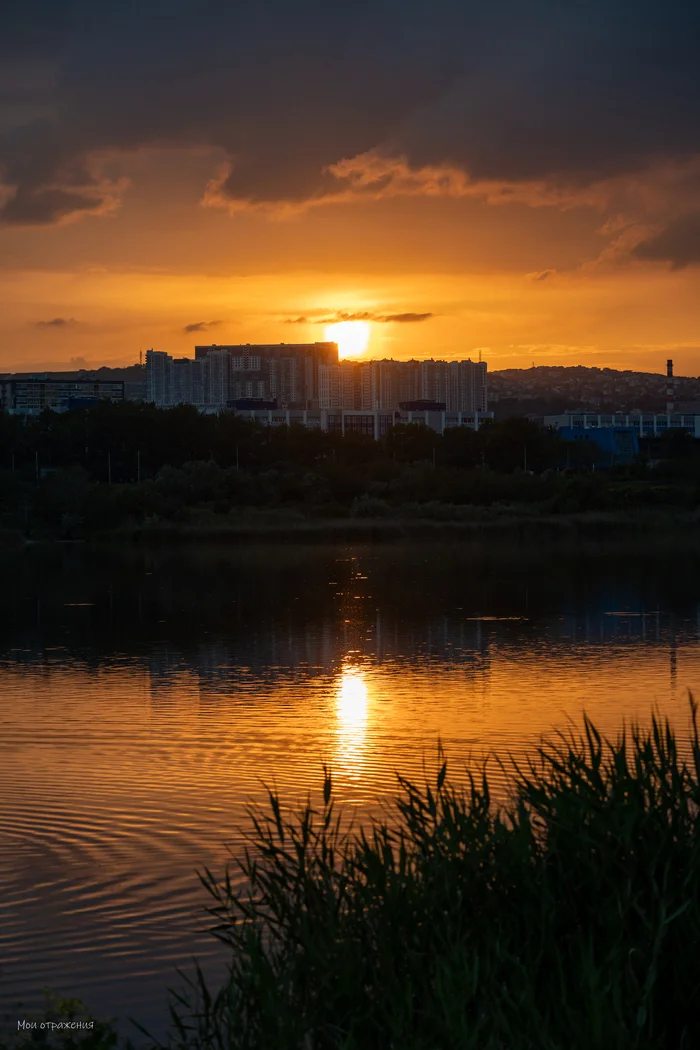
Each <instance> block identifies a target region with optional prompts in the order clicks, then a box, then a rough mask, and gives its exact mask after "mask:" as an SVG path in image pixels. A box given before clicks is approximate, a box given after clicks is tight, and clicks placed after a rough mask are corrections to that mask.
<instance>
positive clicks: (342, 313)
mask: <svg viewBox="0 0 700 1050" xmlns="http://www.w3.org/2000/svg"><path fill="white" fill-rule="evenodd" d="M434 316H435V314H433V313H421V314H418V313H400V314H378V313H374V312H373V311H372V310H355V311H349V310H336V311H335V312H334V313H331V314H325V315H321V316H315V317H307V316H306V315H304V314H302V315H301V316H300V317H286V318H285V320H284V323H285V324H338V323H339V322H340V321H375V322H377V323H378V324H416V323H418V322H420V321H429V320H430V319H431V317H434Z"/></svg>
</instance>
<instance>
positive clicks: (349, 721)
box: [335, 665, 369, 776]
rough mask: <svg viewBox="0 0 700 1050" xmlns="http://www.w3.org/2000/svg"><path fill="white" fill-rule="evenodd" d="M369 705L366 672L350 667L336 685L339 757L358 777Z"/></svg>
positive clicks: (350, 771) (344, 767)
mask: <svg viewBox="0 0 700 1050" xmlns="http://www.w3.org/2000/svg"><path fill="white" fill-rule="evenodd" d="M368 706H369V697H368V694H367V683H366V681H365V675H364V672H363V671H362V669H361V668H359V667H349V666H347V665H346V666H345V667H343V669H342V670H341V672H340V675H339V676H338V679H337V683H336V702H335V715H336V737H337V747H336V757H337V761H338V764H339V765H340V767H341V768H342V769H343V771H344V772H345V773H349V774H351V775H354V776H358V775H359V774H360V773H361V771H362V767H363V764H364V752H365V743H366V736H367V721H368Z"/></svg>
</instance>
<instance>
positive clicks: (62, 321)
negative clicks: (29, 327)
mask: <svg viewBox="0 0 700 1050" xmlns="http://www.w3.org/2000/svg"><path fill="white" fill-rule="evenodd" d="M77 324H78V321H76V319H75V318H74V317H53V318H52V319H51V320H50V321H37V322H36V326H37V328H73V327H74V326H75V325H77Z"/></svg>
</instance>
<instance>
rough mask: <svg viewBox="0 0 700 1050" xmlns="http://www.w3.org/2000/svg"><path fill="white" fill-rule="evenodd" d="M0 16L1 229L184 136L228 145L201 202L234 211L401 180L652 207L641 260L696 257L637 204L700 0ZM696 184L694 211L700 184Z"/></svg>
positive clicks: (689, 99) (672, 136) (380, 3)
mask: <svg viewBox="0 0 700 1050" xmlns="http://www.w3.org/2000/svg"><path fill="white" fill-rule="evenodd" d="M5 23H6V24H5V26H4V30H3V34H2V37H1V39H0V65H2V66H3V68H6V69H7V70H8V72H7V74H6V75H5V76H4V78H3V81H2V84H0V95H1V96H2V101H3V103H4V115H3V118H2V120H1V121H0V171H1V184H2V188H1V189H0V221H1V222H4V223H6V224H11V225H51V224H55V223H60V222H68V221H72V220H75V219H79V218H84V217H85V216H90V215H105V214H108V213H110V212H113V211H114V209H115V208H116V207H118V204H119V200H120V198H121V197H122V195H123V194H124V192H126V189H127V183H126V181H125V178H124V173H123V170H122V171H120V158H123V156H124V154H126V153H129V152H130V151H136V150H139V149H142V148H153V147H156V148H157V147H159V146H172V145H176V146H179V147H192V148H197V149H199V150H201V149H211V150H212V151H216V152H217V155H218V156H220V155H221V154H222V153H223V155H224V156H225V157H226V158H227V161H226V163H225V165H224V167H223V169H222V170H220V171H219V172H218V173H216V172H212V177H211V179H210V180H209V183H208V185H206V186H205V187H203V188H202V190H203V200H204V201H205V202H206V203H207V204H210V205H213V206H219V207H224V208H227V209H228V210H230V211H232V212H236V211H240V210H257V211H262V212H265V213H268V214H275V215H284V214H291V213H294V212H295V211H299V210H303V209H305V208H308V207H313V206H318V205H320V204H325V205H328V204H333V203H341V202H345V203H351V202H353V201H357V200H374V199H379V198H382V197H387V196H401V195H403V196H406V195H408V196H410V195H422V196H425V195H427V196H436V195H441V196H455V197H458V196H472V195H475V196H479V197H482V198H483V199H485V200H487V201H489V202H490V203H494V204H495V203H509V202H517V201H520V202H522V203H526V204H530V205H536V206H549V207H575V206H579V205H582V204H583V205H588V206H596V207H600V208H602V209H607V210H609V211H610V210H611V211H613V212H615V211H619V212H620V213H623V214H625V215H627V216H631V217H633V218H635V219H636V220H637V221H638V219H639V216H640V214H646V213H647V212H648V211H649V210H650V209H651V211H654V209H656V211H654V214H655V216H656V217H657V218H658V216H659V215H660V214H663V217H664V220H665V221H666V223H667V225H668V231H667V234H666V241H662V242H659V243H658V244H657V243H656V242H654V241H650V242H649V247H648V248H647V249H642V250H639V251H637V253H636V254H637V257H638V258H640V259H657V258H660V257H662V255H661V256H660V255H659V254H658V253H659V252H661V253H662V254H663V251H668V252H671V250H672V249H673V250H675V247H676V246H678V255H679V260H678V264H679V265H685V264H687V263H690V262H694V261H697V260H696V259H695V255H694V251H693V250H692V249H691V247H690V246H689V245H688V244H687V243H685V242H683V243H682V244H680V243H679V241H678V238H679V237H681V234H680V232H679V230H677V229H676V228H675V227H674V226H673V223H674V222H676V221H680V215H679V214H675V213H674V212H673V208H674V207H676V206H675V205H672V206H671V207H670V210H669V207H665V208H664V207H661V206H660V205H659V202H658V200H657V201H656V202H654V201H652V200H651V198H652V197H653V191H654V187H655V182H654V177H653V174H652V173H653V172H655V171H657V170H659V169H660V168H664V167H665V169H667V170H671V169H674V167H677V166H681V167H682V166H683V165H685V164H687V163H688V161H689V160H690V159H692V158H693V157H694V156H697V155H698V154H699V153H700V144H699V143H698V139H697V126H698V123H699V121H700V65H699V64H698V62H697V54H698V53H699V51H700V14H699V13H698V10H697V8H696V7H692V6H690V5H679V4H668V3H663V2H661V0H639V2H638V3H637V4H635V5H634V7H633V8H632V7H630V6H629V5H625V4H610V3H609V2H608V0H591V2H590V3H588V4H586V5H569V4H561V3H558V2H554V0H534V2H533V3H532V4H529V5H527V6H526V7H524V6H523V5H522V4H520V3H518V2H516V0H496V2H495V3H491V4H484V3H469V4H465V3H463V2H457V0H434V2H433V3H432V4H430V5H427V4H424V5H409V6H406V5H405V4H403V3H399V0H374V2H372V3H370V2H369V0H357V2H356V3H354V4H352V5H334V4H321V3H319V2H318V0H299V3H297V4H294V5H289V4H288V3H285V2H283V0H260V2H259V3H257V4H249V5H245V4H231V3H229V2H226V3H223V2H218V0H209V2H205V3H204V4H197V5H195V4H193V3H191V0H171V2H170V3H169V4H168V10H167V17H164V16H163V7H162V4H160V3H156V2H155V0H123V2H122V3H120V4H116V3H106V4H101V5H95V4H94V3H92V2H89V0H64V2H62V3H56V0H28V2H27V3H25V4H22V5H14V7H13V9H12V10H11V12H10V13H9V15H8V16H6V18H5ZM125 74H126V75H125ZM635 180H636V181H635ZM631 184H632V185H635V186H636V187H637V190H638V191H639V192H638V193H637V195H636V198H635V200H634V201H632V200H631V199H630V197H629V192H628V189H626V188H628V187H629V186H630V185H631ZM645 195H646V196H645ZM688 195H689V197H690V198H691V200H690V201H689V205H690V207H691V210H692V209H694V210H697V209H698V208H699V207H700V184H696V185H695V187H694V188H693V187H690V186H689V187H688ZM630 221H631V220H630ZM681 240H682V237H681ZM671 242H673V243H671ZM674 259H675V256H674ZM683 260H686V261H685V262H684V261H683Z"/></svg>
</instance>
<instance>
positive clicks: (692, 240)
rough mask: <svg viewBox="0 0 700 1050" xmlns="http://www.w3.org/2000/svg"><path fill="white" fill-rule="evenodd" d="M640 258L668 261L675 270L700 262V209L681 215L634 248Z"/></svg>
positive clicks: (635, 253) (634, 252)
mask: <svg viewBox="0 0 700 1050" xmlns="http://www.w3.org/2000/svg"><path fill="white" fill-rule="evenodd" d="M633 255H635V256H636V257H637V258H638V259H645V260H648V261H654V262H668V263H670V264H671V267H672V268H673V269H674V270H680V269H682V268H683V267H685V266H692V265H695V264H698V263H700V211H696V212H692V213H690V214H687V215H680V216H679V217H678V218H677V219H674V220H673V222H671V223H669V224H668V226H666V227H665V228H664V229H662V230H661V231H659V232H658V233H656V234H655V235H654V236H652V237H650V238H648V239H647V240H643V241H641V242H640V243H639V244H637V245H635V247H634V248H633Z"/></svg>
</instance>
